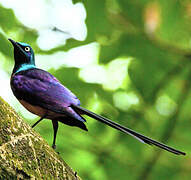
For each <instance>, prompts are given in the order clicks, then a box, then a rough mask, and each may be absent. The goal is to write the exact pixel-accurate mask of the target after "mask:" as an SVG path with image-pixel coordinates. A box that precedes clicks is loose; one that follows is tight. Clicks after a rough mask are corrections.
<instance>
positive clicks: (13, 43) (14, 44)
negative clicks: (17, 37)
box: [8, 39, 19, 47]
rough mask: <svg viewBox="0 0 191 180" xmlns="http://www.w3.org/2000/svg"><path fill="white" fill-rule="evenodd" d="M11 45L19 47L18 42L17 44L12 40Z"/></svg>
mask: <svg viewBox="0 0 191 180" xmlns="http://www.w3.org/2000/svg"><path fill="white" fill-rule="evenodd" d="M8 40H9V41H10V42H11V43H12V45H13V46H14V47H19V45H18V44H17V42H15V41H14V40H12V39H8Z"/></svg>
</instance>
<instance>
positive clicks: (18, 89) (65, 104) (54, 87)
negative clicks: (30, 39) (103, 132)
mask: <svg viewBox="0 0 191 180" xmlns="http://www.w3.org/2000/svg"><path fill="white" fill-rule="evenodd" d="M8 40H9V41H10V42H11V43H12V45H13V48H14V61H15V64H14V68H13V71H12V74H11V79H10V86H11V89H12V92H13V94H14V96H15V97H16V98H17V99H18V101H19V102H20V103H21V104H22V105H23V106H24V107H25V108H26V109H27V110H28V111H30V112H31V113H33V114H36V115H37V116H39V117H40V119H39V120H38V121H37V122H36V123H34V124H33V125H32V128H34V127H35V126H36V125H37V124H38V123H39V122H41V121H42V120H43V119H50V120H51V121H52V125H53V143H52V148H53V149H56V136H57V130H58V125H59V124H58V122H61V123H64V124H66V125H69V126H75V127H78V128H81V129H82V130H85V131H88V129H87V127H86V125H85V123H86V119H85V118H84V117H83V116H84V115H87V116H89V117H91V118H93V119H95V120H97V121H99V122H101V123H103V124H105V125H108V126H110V127H112V128H114V129H116V130H118V131H121V132H123V133H125V134H128V135H130V136H132V137H134V138H136V139H137V140H139V141H140V142H142V143H144V144H149V145H155V146H157V147H159V148H161V149H163V150H166V151H169V152H171V153H173V154H176V155H186V153H185V152H182V151H179V150H177V149H175V148H173V147H170V146H167V145H165V144H163V143H160V142H158V141H156V140H153V139H151V138H149V137H147V136H144V135H142V134H140V133H138V132H136V131H134V130H132V129H130V128H127V127H125V126H122V125H120V124H118V123H116V122H114V121H112V120H110V119H108V118H106V117H103V116H101V115H98V114H96V113H94V112H92V111H90V110H87V109H85V108H84V107H82V106H81V105H80V100H79V99H78V98H77V97H76V95H74V94H73V93H72V92H71V91H70V90H69V89H68V88H66V87H65V86H64V85H62V84H61V83H60V81H59V80H57V79H56V77H54V76H53V75H52V74H50V73H49V72H47V71H45V70H42V69H39V68H37V67H36V65H35V55H34V51H33V49H32V48H31V46H30V45H29V44H26V43H23V42H16V41H14V40H12V39H8Z"/></svg>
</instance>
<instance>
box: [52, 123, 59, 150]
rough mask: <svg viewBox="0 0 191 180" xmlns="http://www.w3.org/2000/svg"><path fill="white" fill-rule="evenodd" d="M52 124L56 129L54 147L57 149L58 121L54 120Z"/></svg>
mask: <svg viewBox="0 0 191 180" xmlns="http://www.w3.org/2000/svg"><path fill="white" fill-rule="evenodd" d="M52 125H53V129H54V139H53V144H52V148H53V149H56V135H57V131H58V121H56V120H52Z"/></svg>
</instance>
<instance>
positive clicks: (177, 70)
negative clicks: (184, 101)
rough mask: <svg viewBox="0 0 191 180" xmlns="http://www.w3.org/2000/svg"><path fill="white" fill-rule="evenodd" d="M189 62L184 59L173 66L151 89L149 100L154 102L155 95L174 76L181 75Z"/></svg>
mask: <svg viewBox="0 0 191 180" xmlns="http://www.w3.org/2000/svg"><path fill="white" fill-rule="evenodd" d="M190 62H191V61H190V60H188V59H186V60H185V61H182V63H178V64H177V65H175V66H174V67H173V68H172V69H171V70H170V71H169V72H167V73H166V74H165V75H164V77H163V78H162V79H161V80H160V82H159V83H158V84H157V86H156V87H155V88H154V89H153V92H152V97H151V99H153V100H155V99H156V95H157V93H158V92H159V91H160V90H161V89H162V88H163V87H164V86H165V85H166V84H168V83H169V82H170V81H171V80H172V78H173V77H174V75H178V74H179V73H181V72H182V70H184V69H185V67H187V65H188V64H189V63H190Z"/></svg>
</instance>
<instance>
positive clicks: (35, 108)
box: [19, 100, 47, 117]
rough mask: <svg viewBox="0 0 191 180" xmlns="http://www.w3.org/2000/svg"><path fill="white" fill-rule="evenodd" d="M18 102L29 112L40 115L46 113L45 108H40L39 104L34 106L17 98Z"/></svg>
mask: <svg viewBox="0 0 191 180" xmlns="http://www.w3.org/2000/svg"><path fill="white" fill-rule="evenodd" d="M19 102H20V103H21V104H22V105H23V106H24V107H25V108H26V109H27V110H28V111H30V112H31V113H33V114H36V115H38V116H40V117H42V116H44V115H45V114H46V113H47V110H46V109H44V108H41V107H39V106H34V105H31V104H29V103H27V102H26V101H24V100H19Z"/></svg>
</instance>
